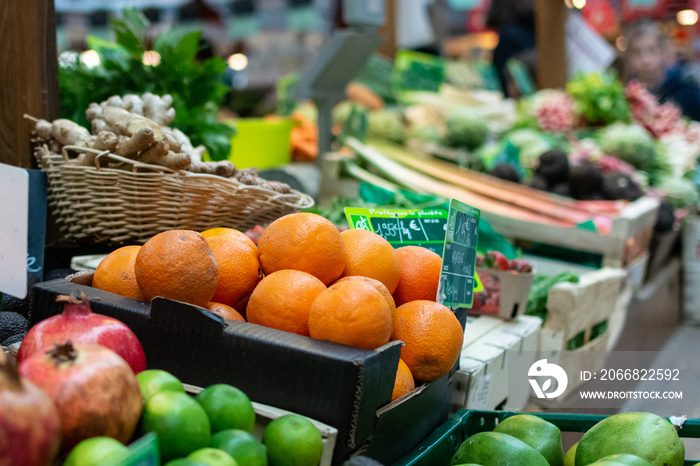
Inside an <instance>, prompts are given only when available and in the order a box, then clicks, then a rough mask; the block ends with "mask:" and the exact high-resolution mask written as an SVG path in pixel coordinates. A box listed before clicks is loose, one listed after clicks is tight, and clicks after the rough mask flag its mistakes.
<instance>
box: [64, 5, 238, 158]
mask: <svg viewBox="0 0 700 466" xmlns="http://www.w3.org/2000/svg"><path fill="white" fill-rule="evenodd" d="M149 26H150V23H149V21H148V20H147V19H146V17H145V16H144V15H143V14H142V13H141V12H139V11H138V10H136V9H126V10H124V18H123V19H112V20H111V21H110V28H111V30H112V32H113V33H114V35H115V42H109V41H105V40H103V39H99V38H97V37H89V38H88V45H89V46H90V48H92V49H93V50H95V51H96V52H97V53H98V55H99V57H100V64H99V65H98V66H95V67H92V68H89V67H87V66H86V65H85V64H83V63H82V62H80V60H79V59H78V55H77V54H72V55H66V54H62V56H61V60H59V88H60V92H61V116H62V117H63V118H68V119H70V120H73V121H75V122H77V123H79V124H81V125H83V126H85V127H89V125H88V122H87V119H86V117H85V110H86V109H87V108H88V106H89V104H90V103H91V102H100V101H102V100H105V99H107V98H108V97H110V96H112V95H124V94H143V93H145V92H151V93H153V94H158V95H163V94H170V95H172V96H173V108H174V109H175V112H176V117H175V121H174V122H173V126H174V127H176V128H178V129H180V130H181V131H182V132H183V133H185V134H186V135H188V136H189V138H190V139H191V140H192V144H193V145H195V146H197V145H199V144H204V146H205V147H206V149H207V152H208V154H209V156H210V157H211V158H212V159H213V160H224V159H226V158H227V157H228V155H229V153H230V151H231V136H233V134H235V129H234V128H233V127H231V126H230V125H227V124H224V123H220V122H218V121H217V116H218V111H219V107H220V105H221V103H222V101H223V98H224V96H225V95H226V93H227V92H228V88H227V86H225V85H224V76H225V73H226V69H227V66H226V62H224V61H223V60H222V59H221V58H218V57H215V58H209V59H207V60H204V61H200V60H198V59H197V53H198V51H199V47H200V45H199V40H200V36H201V33H200V32H186V33H182V32H181V31H177V30H169V31H167V32H165V33H162V34H159V35H158V36H156V37H155V39H154V41H153V51H155V52H157V53H158V55H159V56H160V63H159V64H157V65H155V66H151V65H146V64H144V63H143V57H144V53H145V52H146V51H147V50H148V48H147V46H146V33H147V31H148V29H149Z"/></svg>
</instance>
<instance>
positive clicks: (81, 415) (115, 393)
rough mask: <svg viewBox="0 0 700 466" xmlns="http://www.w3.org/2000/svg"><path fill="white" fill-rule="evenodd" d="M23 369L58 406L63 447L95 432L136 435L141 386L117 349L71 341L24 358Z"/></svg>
mask: <svg viewBox="0 0 700 466" xmlns="http://www.w3.org/2000/svg"><path fill="white" fill-rule="evenodd" d="M19 373H20V375H21V376H23V377H26V378H27V379H28V380H30V381H31V382H33V383H35V384H36V385H37V386H39V387H40V388H41V389H43V390H44V391H45V392H46V393H47V394H48V395H49V397H50V398H51V399H52V400H53V402H54V404H55V405H56V407H57V408H58V413H59V416H60V418H61V433H62V438H63V442H62V444H61V449H62V450H63V451H67V450H69V449H71V448H73V447H74V446H75V445H76V444H78V443H79V442H80V441H81V440H84V439H86V438H90V437H100V436H105V437H112V438H114V439H117V440H119V441H120V442H122V443H126V442H128V441H129V439H131V436H132V435H133V433H134V429H135V428H136V424H137V423H138V420H139V417H140V416H141V409H142V401H141V391H140V389H139V384H138V382H137V380H136V375H134V372H133V371H132V370H131V368H130V367H129V365H128V364H127V363H126V361H124V360H123V359H122V358H121V357H120V356H119V355H118V354H117V353H115V352H114V351H112V350H110V349H107V348H105V347H103V346H99V345H94V344H86V345H77V344H76V345H73V343H71V342H70V340H69V341H66V342H65V343H60V344H59V343H57V344H55V345H54V347H53V348H52V349H50V350H48V351H45V352H38V353H34V354H33V355H32V356H30V357H29V358H27V359H25V360H24V361H22V363H21V364H20V365H19Z"/></svg>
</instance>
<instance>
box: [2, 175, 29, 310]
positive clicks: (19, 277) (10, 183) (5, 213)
mask: <svg viewBox="0 0 700 466" xmlns="http://www.w3.org/2000/svg"><path fill="white" fill-rule="evenodd" d="M28 212H29V175H28V174H27V171H26V170H24V169H22V168H17V167H13V166H10V165H5V164H0V219H2V220H1V221H0V292H2V293H7V294H10V295H12V296H15V297H16V298H19V299H24V298H25V297H26V296H27V261H28V257H27V228H28V223H29V219H28V215H29V213H28Z"/></svg>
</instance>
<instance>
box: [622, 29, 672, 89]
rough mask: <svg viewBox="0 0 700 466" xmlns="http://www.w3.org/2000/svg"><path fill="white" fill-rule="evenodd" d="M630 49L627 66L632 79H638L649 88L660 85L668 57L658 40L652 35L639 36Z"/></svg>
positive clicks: (628, 50)
mask: <svg viewBox="0 0 700 466" xmlns="http://www.w3.org/2000/svg"><path fill="white" fill-rule="evenodd" d="M628 47H629V48H628V49H627V52H626V56H627V60H626V64H627V71H628V72H629V74H630V77H632V78H635V79H638V80H639V81H641V82H643V83H644V84H646V85H647V87H649V88H653V87H656V86H658V85H660V84H661V82H662V81H663V79H664V68H665V64H666V62H667V61H668V57H666V56H665V53H664V52H665V50H664V47H662V46H661V44H660V43H659V40H658V38H657V37H656V36H654V35H652V34H647V35H643V36H639V37H638V38H636V39H635V41H634V43H630V44H629V45H628Z"/></svg>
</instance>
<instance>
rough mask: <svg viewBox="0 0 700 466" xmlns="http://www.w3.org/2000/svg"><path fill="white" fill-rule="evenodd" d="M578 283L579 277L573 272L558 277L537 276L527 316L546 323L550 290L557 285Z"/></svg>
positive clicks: (560, 274)
mask: <svg viewBox="0 0 700 466" xmlns="http://www.w3.org/2000/svg"><path fill="white" fill-rule="evenodd" d="M578 281H579V277H578V275H576V274H575V273H573V272H571V271H565V272H561V273H558V274H556V275H541V274H536V275H535V277H534V278H533V282H532V287H531V288H530V295H529V296H528V299H527V308H526V310H525V314H526V315H530V316H536V317H539V318H541V319H542V322H544V321H546V320H547V299H548V298H549V290H551V289H552V287H553V286H554V285H556V284H557V283H565V282H569V283H578Z"/></svg>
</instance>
